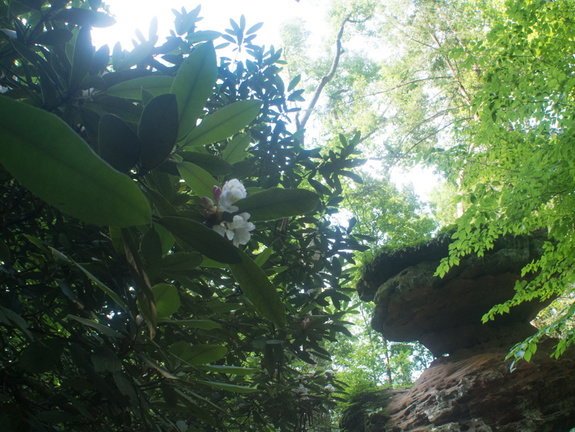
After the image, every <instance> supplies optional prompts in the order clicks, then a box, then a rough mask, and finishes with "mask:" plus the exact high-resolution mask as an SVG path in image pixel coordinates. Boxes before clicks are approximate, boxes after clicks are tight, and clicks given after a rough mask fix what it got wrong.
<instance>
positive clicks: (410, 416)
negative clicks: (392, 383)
mask: <svg viewBox="0 0 575 432" xmlns="http://www.w3.org/2000/svg"><path fill="white" fill-rule="evenodd" d="M552 351H553V342H552V341H548V342H547V343H546V344H544V345H543V346H542V347H540V349H539V352H538V353H537V354H536V355H535V356H534V358H533V359H532V360H531V362H530V363H525V362H522V363H520V364H519V365H518V367H517V369H515V370H514V371H513V372H510V369H509V363H510V362H509V361H502V359H503V358H504V357H505V355H506V354H507V352H506V351H494V352H489V353H483V354H475V355H471V356H469V357H468V356H462V357H460V356H458V355H456V356H450V357H442V358H439V359H437V360H435V361H434V362H433V363H432V364H431V366H430V367H429V368H428V369H426V370H425V371H424V372H423V374H422V375H421V376H420V378H419V379H418V380H417V382H416V383H415V385H414V386H413V387H411V388H409V389H393V390H392V389H385V390H381V391H379V392H376V393H372V394H368V395H366V394H364V395H361V396H360V397H358V400H357V401H356V403H355V404H353V405H352V406H351V407H350V408H349V409H348V410H347V412H346V413H345V414H344V416H343V418H342V422H341V430H342V431H345V432H400V431H401V432H404V431H405V432H423V431H435V432H460V431H461V432H463V431H468V432H495V431H497V432H568V431H570V430H571V429H572V428H574V427H575V379H574V371H575V350H570V351H569V352H566V353H565V354H564V355H563V356H562V357H560V358H559V360H554V359H552V358H550V356H549V354H550V353H551V352H552Z"/></svg>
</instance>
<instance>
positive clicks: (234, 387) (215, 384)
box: [194, 380, 259, 393]
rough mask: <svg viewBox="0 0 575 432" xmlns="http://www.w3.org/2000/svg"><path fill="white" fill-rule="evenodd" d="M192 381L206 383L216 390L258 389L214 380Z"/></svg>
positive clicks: (241, 391) (253, 391) (246, 390)
mask: <svg viewBox="0 0 575 432" xmlns="http://www.w3.org/2000/svg"><path fill="white" fill-rule="evenodd" d="M194 382H197V383H198V384H203V385H207V386H208V387H212V388H215V389H218V390H225V391H229V392H233V393H255V392H259V390H258V389H257V388H253V387H245V386H239V385H235V384H228V383H222V382H216V381H205V380H194Z"/></svg>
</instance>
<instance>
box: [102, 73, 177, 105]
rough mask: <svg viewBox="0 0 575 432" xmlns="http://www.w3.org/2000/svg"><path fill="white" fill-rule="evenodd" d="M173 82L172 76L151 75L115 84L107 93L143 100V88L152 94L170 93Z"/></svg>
mask: <svg viewBox="0 0 575 432" xmlns="http://www.w3.org/2000/svg"><path fill="white" fill-rule="evenodd" d="M173 82H174V78H172V77H171V76H165V75H149V76H145V77H140V78H134V79H131V80H128V81H123V82H120V83H118V84H115V85H113V86H111V87H110V88H109V89H108V90H106V93H107V94H109V95H110V96H116V97H121V98H125V99H133V100H141V98H142V89H143V88H144V89H146V90H147V91H149V92H150V93H151V94H152V95H154V96H159V95H161V94H166V93H169V92H170V90H171V88H172V84H173Z"/></svg>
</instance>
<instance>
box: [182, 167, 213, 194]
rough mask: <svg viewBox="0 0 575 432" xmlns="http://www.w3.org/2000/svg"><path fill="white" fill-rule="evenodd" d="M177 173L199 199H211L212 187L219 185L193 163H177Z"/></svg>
mask: <svg viewBox="0 0 575 432" xmlns="http://www.w3.org/2000/svg"><path fill="white" fill-rule="evenodd" d="M178 171H179V172H180V175H181V176H182V178H183V179H184V180H185V182H186V184H187V185H188V186H189V187H190V189H192V191H194V193H195V194H196V195H198V196H200V197H202V196H205V197H208V198H211V197H212V194H213V192H212V191H213V187H214V185H219V184H218V181H217V180H216V179H215V178H214V177H213V176H212V175H211V174H210V173H209V172H207V171H206V170H205V169H203V168H200V167H199V166H197V165H194V164H193V163H190V162H182V163H179V164H178Z"/></svg>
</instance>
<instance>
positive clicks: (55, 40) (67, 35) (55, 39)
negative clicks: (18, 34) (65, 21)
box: [36, 29, 73, 45]
mask: <svg viewBox="0 0 575 432" xmlns="http://www.w3.org/2000/svg"><path fill="white" fill-rule="evenodd" d="M72 36H73V35H72V32H71V31H70V30H66V29H55V30H49V31H46V32H43V33H41V34H40V35H39V36H38V37H37V38H36V43H37V44H40V45H63V44H65V43H66V42H68V41H69V40H70V39H72Z"/></svg>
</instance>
